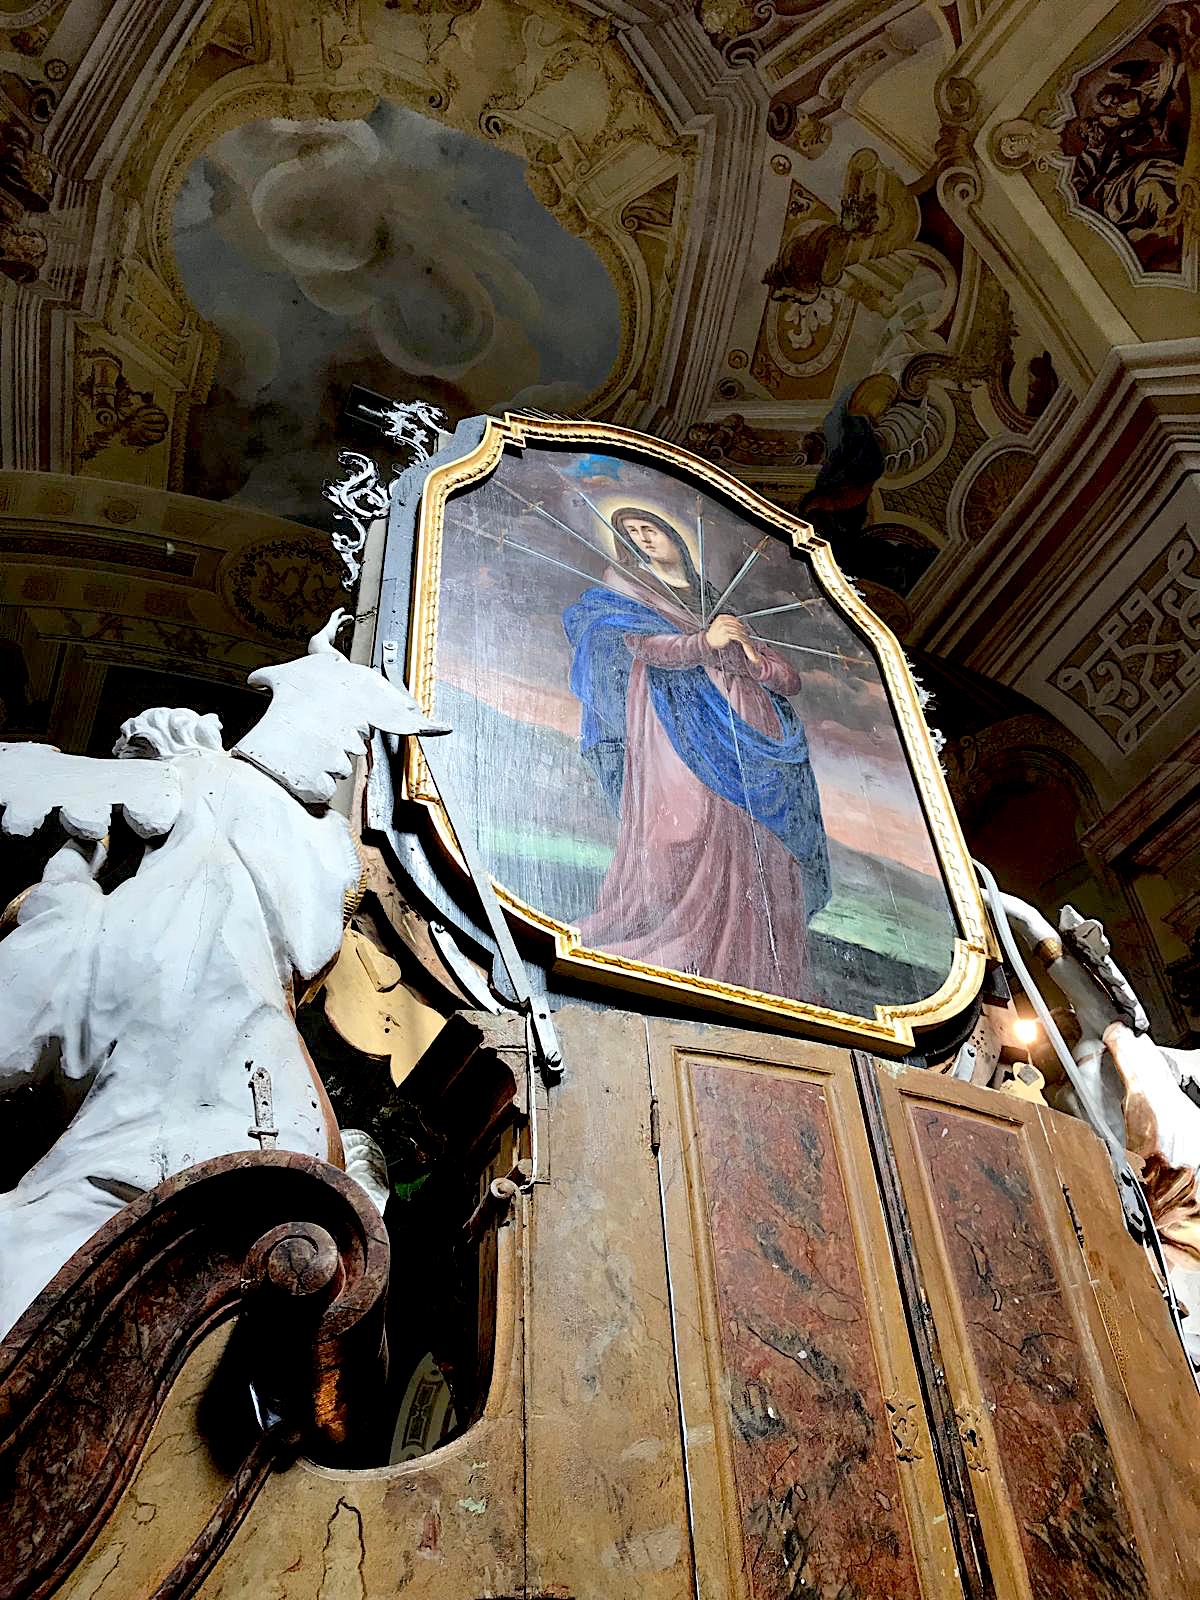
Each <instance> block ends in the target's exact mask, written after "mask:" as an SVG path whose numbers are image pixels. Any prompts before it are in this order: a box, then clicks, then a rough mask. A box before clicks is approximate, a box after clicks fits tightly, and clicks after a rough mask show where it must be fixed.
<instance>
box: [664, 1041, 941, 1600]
mask: <svg viewBox="0 0 1200 1600" xmlns="http://www.w3.org/2000/svg"><path fill="white" fill-rule="evenodd" d="M650 1038H651V1071H652V1078H653V1087H654V1092H655V1094H656V1096H657V1099H658V1103H659V1108H660V1111H659V1116H660V1123H661V1131H660V1140H661V1149H660V1164H661V1178H662V1189H663V1196H664V1213H665V1226H666V1233H667V1244H668V1259H669V1262H670V1276H671V1284H670V1287H671V1295H672V1303H673V1307H674V1324H675V1338H676V1349H677V1355H678V1365H679V1374H680V1395H681V1403H682V1408H683V1420H684V1431H685V1437H686V1440H687V1452H686V1467H687V1490H688V1500H689V1508H690V1514H691V1524H692V1529H693V1538H694V1545H695V1550H696V1564H697V1593H698V1595H699V1596H700V1597H702V1600H726V1597H728V1600H797V1597H800V1596H804V1597H806V1600H808V1597H812V1600H818V1597H819V1600H845V1597H847V1596H853V1597H854V1600H908V1597H913V1600H916V1597H925V1600H943V1597H944V1600H951V1597H953V1600H959V1597H960V1596H961V1595H962V1593H963V1589H962V1586H961V1584H960V1575H959V1572H958V1562H957V1559H956V1555H955V1551H954V1547H953V1541H952V1538H951V1534H950V1526H949V1520H948V1517H947V1512H946V1507H945V1504H944V1503H943V1499H942V1494H941V1490H940V1487H939V1480H938V1474H937V1469H936V1466H935V1462H934V1456H933V1451H932V1448H931V1443H930V1438H929V1432H928V1428H927V1426H926V1421H925V1415H924V1410H923V1407H922V1404H921V1400H920V1391H919V1388H918V1383H917V1374H916V1370H915V1365H914V1360H913V1355H912V1350H911V1345H910V1341H909V1334H908V1329H907V1325H906V1321H905V1313H904V1308H903V1305H902V1302H901V1296H900V1291H899V1287H898V1283H897V1279H896V1275H895V1272H894V1269H893V1266H892V1260H891V1255H890V1252H889V1246H888V1240H887V1235H886V1231H885V1224H884V1216H883V1210H882V1206H881V1203H880V1200H879V1193H878V1187H877V1183H876V1178H875V1173H874V1169H873V1164H872V1158H871V1153H870V1150H869V1147H868V1144H867V1139H866V1134H865V1128H864V1124H863V1121H862V1115H861V1111H860V1106H859V1101H858V1093H857V1089H856V1087H855V1081H854V1074H853V1068H852V1063H851V1060H850V1056H849V1054H848V1052H846V1051H844V1050H836V1049H832V1048H830V1047H828V1046H824V1045H819V1044H811V1043H803V1042H799V1041H791V1040H782V1039H778V1038H769V1037H766V1036H764V1035H761V1034H760V1035H757V1036H756V1035H751V1034H747V1033H744V1032H736V1031H734V1030H731V1029H722V1028H715V1027H703V1026H686V1025H680V1024H669V1023H653V1024H651V1030H650Z"/></svg>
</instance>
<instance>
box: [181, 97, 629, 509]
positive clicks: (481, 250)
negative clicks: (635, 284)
mask: <svg viewBox="0 0 1200 1600" xmlns="http://www.w3.org/2000/svg"><path fill="white" fill-rule="evenodd" d="M174 220H175V233H174V244H175V252H176V259H177V262H178V265H179V270H180V273H181V275H182V278H183V281H184V284H185V285H186V287H187V290H188V293H189V294H190V296H191V298H192V300H193V302H194V303H195V305H196V306H197V308H198V309H199V310H200V311H201V312H202V314H203V315H204V316H205V317H206V318H207V319H208V320H209V321H210V322H211V323H212V324H213V325H214V326H215V327H216V329H217V330H218V332H219V334H220V335H221V355H220V361H219V365H218V369H217V372H216V374H215V377H214V387H213V392H212V395H211V396H210V401H209V405H208V406H206V407H205V408H203V409H202V411H201V414H200V416H199V417H198V418H197V422H196V426H195V428H194V429H193V433H194V435H196V437H197V443H198V449H199V455H198V459H197V479H198V481H196V482H194V483H190V484H189V485H188V487H191V488H194V489H195V490H196V491H197V492H200V493H208V494H221V495H234V496H236V497H237V498H239V499H247V500H252V501H254V502H255V503H259V504H263V503H269V504H270V505H271V506H272V508H273V509H275V510H277V511H279V512H282V513H284V514H287V515H292V516H304V517H305V519H306V520H312V519H313V518H314V514H315V516H316V518H317V520H320V509H319V506H318V505H316V504H314V503H313V496H314V495H315V494H316V493H317V492H318V490H319V483H320V480H321V478H322V477H323V476H324V475H325V473H326V472H327V470H328V469H329V467H330V465H331V462H332V459H333V455H332V452H333V448H334V445H333V438H332V431H331V424H332V421H333V419H334V417H335V416H336V413H337V409H338V407H339V405H340V403H341V400H342V399H343V398H344V395H345V391H346V389H348V387H349V385H350V383H352V382H360V383H365V384H367V385H368V386H369V387H371V388H376V389H380V390H382V391H384V392H386V393H389V394H394V395H396V396H397V397H398V398H412V397H416V396H418V395H419V396H421V397H423V398H427V399H430V400H433V401H434V402H436V403H437V404H440V405H442V406H443V407H444V408H445V409H446V410H447V411H448V412H450V413H451V414H452V415H454V414H457V415H465V414H467V413H469V412H472V411H480V410H489V409H495V408H497V407H501V406H504V405H506V404H517V405H541V406H544V407H546V408H548V409H553V410H557V411H571V410H575V409H578V408H579V407H580V406H582V405H583V403H584V402H585V400H586V398H587V396H588V394H589V393H591V392H592V391H593V390H594V389H595V388H597V387H598V386H599V385H600V384H601V383H602V382H603V381H604V379H605V377H606V376H607V375H608V372H609V370H610V369H611V367H612V364H613V362H614V360H615V359H616V355H617V349H618V344H619V337H620V318H619V311H618V305H617V297H616V293H615V290H614V288H613V285H612V282H611V280H610V279H609V277H608V274H607V273H606V271H605V269H604V267H603V266H602V264H601V262H600V259H599V257H598V256H597V255H596V254H595V252H594V251H593V250H592V249H591V247H590V246H589V245H587V244H585V243H584V242H583V241H582V240H581V239H578V238H576V237H575V236H574V235H572V234H570V233H568V232H567V230H566V229H564V228H563V227H562V226H561V224H560V223H558V222H557V220H556V219H555V218H554V217H553V216H551V214H550V213H549V212H548V211H546V210H545V209H544V208H543V207H542V206H541V205H540V204H539V203H538V202H537V201H536V200H535V199H534V197H533V195H532V194H531V193H530V191H529V189H528V187H527V186H526V184H525V179H524V170H523V166H522V164H521V162H520V161H519V160H517V158H516V157H514V156H511V155H509V154H507V153H506V152H504V151H501V150H498V149H496V148H495V147H493V146H491V145H488V144H485V143H484V142H483V141H481V140H475V139H471V138H468V137H467V136H466V135H463V134H460V133H457V132H455V131H453V130H449V129H445V128H442V127H440V126H439V125H438V124H436V123H433V122H431V121H430V120H429V119H427V118H424V117H421V116H419V115H417V114H416V113H415V112H409V111H405V110H403V109H400V108H398V107H395V106H391V105H388V104H386V103H381V104H380V106H379V107H378V108H377V109H376V111H375V112H374V113H373V114H372V115H371V117H370V118H368V119H367V120H365V121H355V122H327V121H304V122H296V121H285V120H282V119H268V120H263V121H258V122H252V123H248V124H246V125H245V126H243V127H241V128H237V129H235V130H233V131H232V132H230V133H228V134H225V135H224V136H223V137H222V138H221V139H219V140H217V141H216V142H215V143H214V144H213V145H211V146H210V147H209V148H208V150H206V151H205V153H204V154H203V155H202V156H200V157H199V158H198V159H197V160H196V161H195V162H194V163H193V165H192V167H191V169H190V170H189V172H188V174H187V177H186V180H185V182H184V185H183V188H182V189H181V191H180V195H179V199H178V202H177V205H176V211H175V219H174ZM303 452H307V453H308V454H309V455H313V453H314V452H316V453H317V456H318V457H319V459H315V460H314V461H313V463H312V467H311V470H306V469H305V467H304V465H303V463H302V460H301V455H302V453H303Z"/></svg>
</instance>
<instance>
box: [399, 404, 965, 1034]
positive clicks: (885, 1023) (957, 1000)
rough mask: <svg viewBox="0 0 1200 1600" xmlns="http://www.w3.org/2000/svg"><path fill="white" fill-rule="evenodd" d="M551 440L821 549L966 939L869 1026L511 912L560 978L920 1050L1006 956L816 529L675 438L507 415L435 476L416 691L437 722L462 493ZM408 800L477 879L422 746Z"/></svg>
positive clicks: (904, 704)
mask: <svg viewBox="0 0 1200 1600" xmlns="http://www.w3.org/2000/svg"><path fill="white" fill-rule="evenodd" d="M543 441H545V442H561V443H577V444H579V445H581V446H582V445H610V446H615V447H618V448H621V449H624V450H626V451H629V452H630V453H631V454H633V455H635V456H641V457H643V458H649V459H651V460H658V461H661V462H663V463H664V464H666V465H668V466H671V467H675V468H677V469H680V470H682V471H684V472H686V473H689V474H691V475H693V476H694V477H698V478H699V479H700V480H701V481H702V482H703V483H705V484H706V485H708V486H709V487H710V488H712V489H714V490H716V492H718V493H719V494H721V495H722V496H723V497H724V498H725V499H727V500H731V501H732V502H733V503H734V504H735V505H737V506H739V507H741V508H743V509H744V510H745V511H747V512H748V513H749V514H750V515H752V516H754V517H756V518H758V519H759V520H760V521H764V522H766V523H768V524H769V525H771V526H773V527H775V528H778V529H780V530H781V531H782V532H784V533H786V534H787V535H788V537H789V538H790V539H791V541H792V544H793V546H794V547H795V548H796V549H797V550H804V551H806V552H808V554H809V555H810V556H811V558H812V564H813V571H814V573H815V574H816V577H817V582H818V586H819V587H820V588H821V589H822V591H823V592H824V593H825V595H826V596H827V597H828V598H829V599H830V600H831V601H832V602H833V604H834V605H835V607H836V608H837V609H838V610H840V611H841V612H842V614H843V615H844V616H846V617H848V618H849V619H850V620H851V621H852V622H853V623H854V624H855V625H856V626H857V627H858V628H859V629H860V630H861V632H862V633H863V634H864V635H865V637H866V638H867V640H868V641H869V643H870V644H871V646H872V647H873V649H874V653H875V658H876V661H877V662H878V664H879V667H880V670H881V672H882V675H883V679H884V683H885V685H886V687H887V692H888V698H889V702H890V705H891V708H892V712H893V715H894V716H895V718H896V723H897V727H898V729H899V732H900V739H901V744H902V746H903V748H904V751H905V754H906V755H907V757H908V760H909V764H910V767H911V770H912V774H913V780H914V783H915V785H916V789H917V793H918V795H919V796H920V800H921V805H922V808H923V810H924V813H925V818H926V821H927V823H928V825H929V827H930V831H931V833H932V836H933V841H934V847H935V850H936V852H937V858H938V863H939V865H940V867H941V869H942V874H943V878H944V881H945V884H946V888H947V891H948V894H949V897H950V903H951V906H952V908H953V911H954V914H955V917H956V919H957V921H958V925H959V930H960V932H959V934H958V936H957V937H956V938H955V941H954V953H953V957H952V960H951V964H950V970H949V972H948V973H947V975H946V978H945V980H944V981H943V983H942V984H941V986H940V987H939V988H938V989H937V990H936V991H935V992H934V993H933V994H931V995H929V996H927V997H926V998H925V999H924V1000H918V1001H914V1002H911V1003H909V1004H906V1005H895V1006H886V1005H877V1006H876V1007H875V1016H874V1017H873V1018H870V1017H863V1016H856V1015H854V1014H853V1013H851V1012H845V1011H835V1010H832V1009H831V1008H829V1007H827V1006H821V1005H816V1004H813V1003H810V1002H807V1001H801V1000H789V999H786V998H784V997H782V996H779V995H770V994H764V993H762V992H760V991H758V990H754V989H745V988H742V987H740V986H738V985H736V984H729V983H722V982H720V981H719V980H716V979H711V978H700V977H693V976H689V975H686V974H683V973H679V972H675V971H674V970H672V969H670V968H667V967H656V966H652V965H649V964H647V963H644V962H637V961H630V960H627V959H625V958H623V957H617V956H610V955H606V954H605V953H604V952H603V951H600V950H590V949H588V948H587V947H586V946H584V945H583V944H581V942H580V939H579V934H578V931H577V930H576V929H574V928H572V927H570V926H569V925H568V924H566V923H562V922H558V921H556V920H555V919H554V918H552V917H549V916H547V915H546V914H545V913H544V912H542V911H539V910H538V909H537V908H536V907H534V906H530V905H528V904H526V902H524V901H523V900H521V899H520V898H519V897H518V896H516V895H514V894H513V893H512V892H511V891H510V890H508V889H506V888H505V887H504V885H503V884H500V883H496V884H495V889H496V893H497V896H498V897H499V899H500V901H501V903H502V904H503V905H504V906H505V907H507V909H508V910H509V911H510V912H512V913H513V915H515V916H516V917H518V918H519V919H520V920H521V921H522V922H524V923H525V924H526V925H527V926H529V927H530V928H533V929H535V930H537V931H538V932H539V933H541V934H543V935H547V936H549V937H550V938H552V939H553V941H554V950H555V959H554V970H555V971H557V972H562V973H564V974H569V975H574V976H576V977H579V978H581V979H584V980H586V981H591V982H593V983H602V984H612V985H615V986H619V987H621V988H624V989H626V990H632V991H633V992H635V993H638V994H645V995H654V996H658V997H659V998H661V999H664V1000H668V1001H672V1002H674V1003H676V1004H688V1003H691V1004H693V1005H695V1004H699V1005H702V1006H704V1007H706V1008H709V1009H713V1010H716V1011H719V1012H722V1013H724V1014H725V1015H726V1016H730V1017H737V1018H740V1019H744V1020H747V1021H758V1022H760V1023H763V1022H771V1023H774V1024H775V1025H776V1026H782V1027H786V1028H789V1029H794V1030H795V1031H796V1032H799V1033H805V1034H808V1035H809V1036H811V1037H813V1038H817V1039H824V1040H828V1041H829V1042H831V1043H837V1044H854V1045H863V1044H865V1045H866V1046H867V1047H868V1048H870V1049H875V1050H879V1051H882V1052H884V1053H889V1054H903V1053H904V1052H906V1051H909V1050H911V1049H912V1048H913V1046H914V1043H915V1032H914V1030H915V1029H917V1028H922V1029H926V1028H932V1027H935V1026H937V1025H938V1024H939V1023H942V1022H948V1021H950V1020H951V1019H952V1018H953V1017H955V1016H957V1015H958V1014H959V1013H960V1012H962V1011H963V1010H965V1008H966V1007H967V1005H969V1004H970V1002H971V1001H972V1000H974V998H975V996H976V995H977V994H978V992H979V989H980V987H981V985H982V982H983V975H984V969H985V965H986V963H987V960H988V958H989V957H991V956H994V954H995V950H994V945H993V941H992V937H991V933H990V929H989V925H988V922H987V918H986V915H985V913H984V908H983V901H982V899H981V897H980V893H979V885H978V882H977V880H976V877H975V873H974V871H973V869H972V866H971V858H970V855H969V853H968V851H967V846H966V842H965V841H964V839H963V836H962V830H961V829H960V827H959V823H958V818H957V816H956V815H955V812H954V807H953V805H952V803H951V800H950V795H949V792H948V790H947V788H946V781H945V778H944V776H943V774H942V769H941V766H940V764H939V762H938V758H937V753H936V751H935V750H934V747H933V743H932V741H931V740H930V737H929V729H928V727H927V726H926V723H925V718H924V715H923V714H922V711H921V704H920V700H919V698H918V695H917V689H916V685H915V684H914V682H913V679H912V674H911V672H910V671H909V668H908V662H907V661H906V659H905V656H904V651H903V649H902V648H901V646H900V642H899V640H898V639H897V638H896V636H895V635H894V634H893V633H892V631H891V629H890V628H888V627H887V626H886V625H885V624H884V623H883V622H881V621H880V620H879V618H878V617H877V616H875V614H874V612H872V611H871V610H870V609H869V607H868V606H867V604H866V602H865V601H864V600H863V599H862V597H861V596H860V595H859V594H858V592H857V591H856V590H855V589H854V588H853V586H852V585H851V584H850V583H849V581H848V580H847V579H846V578H845V577H844V576H843V574H842V572H841V570H840V569H839V567H838V565H837V563H836V561H835V560H834V557H833V552H832V550H831V549H830V547H829V545H828V544H827V542H826V541H825V540H824V539H821V538H819V537H818V536H817V535H816V533H814V531H813V529H812V527H811V526H810V524H808V523H807V522H802V521H800V519H799V518H797V517H793V516H790V515H789V514H788V513H787V512H785V511H782V510H781V509H780V508H779V507H778V506H775V505H772V504H771V502H770V501H768V500H765V499H763V498H762V496H761V495H758V494H756V493H755V492H754V490H753V489H750V488H748V487H747V486H746V485H745V484H743V483H741V482H739V480H738V479H736V478H733V477H731V476H730V475H729V474H727V473H725V472H722V471H721V470H720V469H719V468H717V467H714V466H712V465H711V463H709V462H707V461H704V460H702V459H701V458H700V457H698V456H695V455H693V454H692V453H691V452H690V451H687V450H684V449H682V448H681V447H680V446H679V445H676V444H673V443H671V442H669V441H667V440H663V439H655V438H653V437H651V436H650V435H647V434H640V433H635V432H633V431H632V430H630V429H628V428H623V427H619V426H618V425H616V424H615V423H608V422H591V421H575V420H568V419H561V420H560V419H557V418H533V417H526V416H522V415H519V414H516V413H513V412H506V413H505V414H504V416H503V418H495V417H490V418H488V421H487V425H486V427H485V429H484V433H483V438H482V439H481V440H480V442H479V444H478V445H476V446H475V447H474V449H472V450H469V451H468V452H467V453H466V454H465V455H462V456H460V457H458V458H457V460H454V461H448V462H445V463H443V464H442V465H441V466H440V467H436V468H434V470H433V471H432V472H431V473H430V474H429V476H428V478H427V479H426V480H425V485H424V488H423V490H422V494H421V505H420V511H419V514H418V519H417V538H416V550H415V575H414V582H413V591H412V605H411V613H410V626H409V634H408V661H407V678H408V685H409V688H410V689H411V691H412V693H413V694H414V695H415V697H416V699H417V701H418V702H419V704H420V705H421V706H422V707H423V708H424V710H425V711H426V712H428V713H430V714H432V712H433V709H434V685H435V653H436V643H437V628H438V603H439V578H440V574H441V564H442V531H443V522H444V516H445V508H446V503H447V501H448V500H449V498H450V495H451V494H452V493H453V492H454V491H455V490H456V489H463V488H466V487H468V486H469V485H471V484H474V483H478V482H480V481H481V480H482V479H484V478H486V477H487V476H488V475H489V474H490V473H491V472H492V471H493V470H494V468H495V467H496V466H498V465H499V462H500V460H501V457H502V456H503V454H504V451H505V448H506V447H507V446H510V445H511V446H513V447H515V448H517V449H520V448H522V447H523V446H525V445H526V444H529V443H535V444H536V443H540V442H543ZM404 791H405V794H406V796H407V797H408V798H409V799H412V800H416V801H419V802H420V803H421V804H422V805H424V806H425V807H426V808H427V809H428V811H429V813H430V817H431V820H432V823H433V830H434V835H435V837H436V839H437V841H438V844H439V846H440V847H441V848H442V849H443V850H444V851H445V853H446V855H447V856H448V857H449V859H450V860H451V862H452V863H453V864H454V865H455V866H456V868H457V869H458V870H459V871H460V872H465V870H466V868H465V864H464V862H463V858H462V854H461V852H460V850H459V848H458V842H457V840H456V839H455V837H454V832H453V829H452V828H451V826H450V822H449V818H448V817H447V815H446V812H445V810H444V808H443V807H442V804H441V802H440V800H439V798H438V795H437V791H436V789H435V788H434V786H433V784H432V781H431V779H430V776H429V772H428V769H427V768H426V766H425V763H424V761H423V760H422V758H421V754H420V751H419V749H418V748H417V746H416V744H415V742H412V741H410V742H409V743H408V745H407V749H406V755H405V766H404Z"/></svg>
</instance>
